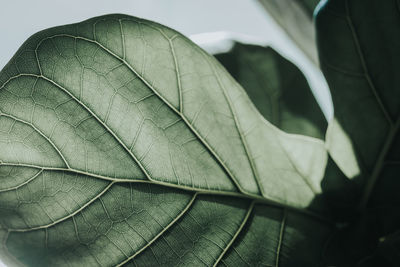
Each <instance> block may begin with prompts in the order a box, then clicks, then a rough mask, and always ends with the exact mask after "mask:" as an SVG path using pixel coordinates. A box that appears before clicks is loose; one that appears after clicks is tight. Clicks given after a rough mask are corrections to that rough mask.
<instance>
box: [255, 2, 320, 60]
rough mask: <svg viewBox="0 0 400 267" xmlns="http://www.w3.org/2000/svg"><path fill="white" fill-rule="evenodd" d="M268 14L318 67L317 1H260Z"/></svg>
mask: <svg viewBox="0 0 400 267" xmlns="http://www.w3.org/2000/svg"><path fill="white" fill-rule="evenodd" d="M259 2H260V3H261V5H262V6H263V7H264V8H265V9H266V10H267V12H268V14H270V15H271V17H273V18H274V19H275V21H276V22H277V23H278V24H279V25H280V26H281V27H282V29H284V30H285V31H286V33H287V34H288V35H289V37H290V38H291V39H292V40H293V41H294V42H295V43H296V44H297V45H298V47H299V48H300V49H302V50H303V52H304V53H305V54H306V55H307V57H308V58H309V59H310V60H311V61H312V62H314V63H315V64H316V65H318V55H317V48H316V45H315V29H314V25H313V21H312V14H313V10H314V8H315V7H316V5H317V4H318V1H317V0H259Z"/></svg>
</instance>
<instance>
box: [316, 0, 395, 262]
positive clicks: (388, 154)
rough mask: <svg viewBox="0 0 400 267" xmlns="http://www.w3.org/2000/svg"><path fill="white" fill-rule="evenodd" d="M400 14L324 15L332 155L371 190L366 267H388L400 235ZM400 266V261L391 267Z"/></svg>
mask: <svg viewBox="0 0 400 267" xmlns="http://www.w3.org/2000/svg"><path fill="white" fill-rule="evenodd" d="M399 6H400V5H399V1H386V2H384V3H383V2H378V1H359V0H354V1H347V0H336V1H333V0H329V1H326V3H325V4H324V5H323V6H321V8H320V9H319V11H318V13H317V15H316V26H317V41H318V49H319V57H320V62H321V67H322V69H323V71H324V74H325V76H326V78H327V81H328V83H329V86H330V88H331V93H332V99H333V102H334V107H335V120H334V123H332V124H331V125H330V126H329V129H328V133H327V137H326V139H327V140H326V142H327V147H328V149H329V152H330V154H331V155H332V157H333V158H334V160H335V161H336V162H337V163H338V165H339V166H340V167H341V168H342V170H343V171H344V172H345V173H346V174H347V176H348V177H349V178H351V179H353V180H355V181H357V183H359V186H360V187H361V188H363V195H362V197H361V199H360V200H359V202H360V210H362V211H363V214H364V216H363V217H364V219H363V221H362V222H361V223H362V224H364V225H366V227H365V231H364V232H362V233H361V235H360V236H363V238H364V239H365V237H368V238H369V239H370V240H369V242H370V243H368V244H367V246H369V248H368V250H371V247H372V248H377V252H375V254H373V253H371V251H368V253H369V254H370V255H367V257H365V255H364V260H361V261H360V265H358V266H372V265H368V263H369V262H374V261H376V262H378V261H379V262H380V264H383V265H385V266H386V264H385V263H382V262H384V261H383V260H380V259H381V258H382V259H383V258H384V256H382V255H381V254H382V253H381V252H382V250H387V248H390V246H386V243H385V242H386V241H385V239H386V237H387V236H392V235H393V233H396V232H398V230H399V229H400V217H399V215H398V214H399V213H398V209H399V205H400V198H399V194H398V191H399V188H400V183H399V179H398V174H399V172H400V164H399V163H400V157H399V155H400V145H399V144H400V134H399V127H400V90H399V85H400V78H399V76H398V75H397V74H396V71H397V70H399V68H400V65H399V60H400V50H399V46H398V44H399V40H400V27H399V25H400V15H399ZM358 228H360V227H358ZM342 243H349V242H348V241H343V242H342ZM365 243H366V242H364V243H362V242H359V243H358V244H362V245H365ZM352 245H354V243H352V244H350V245H349V247H350V246H352ZM344 247H345V246H344ZM349 247H345V248H349ZM382 247H384V248H385V249H382ZM385 253H386V254H388V255H389V254H391V253H392V252H390V251H385V252H384V253H383V254H385ZM371 254H373V255H372V256H371ZM397 254H398V253H397ZM355 255H357V256H360V255H359V254H355ZM359 258H360V257H359ZM361 258H362V255H361ZM361 263H363V264H365V265H362V264H361ZM399 264H400V262H399V260H398V259H397V260H396V261H395V262H392V264H389V263H388V264H387V266H398V265H399Z"/></svg>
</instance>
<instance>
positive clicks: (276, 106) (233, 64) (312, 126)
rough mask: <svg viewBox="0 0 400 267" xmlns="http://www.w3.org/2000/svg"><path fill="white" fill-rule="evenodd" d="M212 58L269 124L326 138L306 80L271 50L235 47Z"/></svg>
mask: <svg viewBox="0 0 400 267" xmlns="http://www.w3.org/2000/svg"><path fill="white" fill-rule="evenodd" d="M215 57H216V58H217V59H218V60H219V61H220V62H221V64H222V65H223V66H224V67H225V68H226V69H227V70H228V71H229V73H230V74H231V75H232V76H233V77H234V78H235V79H236V81H238V82H239V83H240V85H241V86H242V87H243V88H244V89H245V90H246V93H247V94H248V95H249V97H250V99H251V101H252V102H253V103H254V105H255V106H256V107H257V109H258V110H259V112H260V113H261V114H262V115H263V116H264V117H265V118H266V119H267V120H268V121H269V122H271V123H272V124H274V125H275V126H276V127H278V128H280V129H281V130H283V131H285V132H288V133H294V134H301V135H308V136H312V137H316V138H319V139H324V138H325V132H326V127H327V122H326V119H325V117H324V115H323V113H322V110H321V108H320V107H319V105H318V103H317V101H316V100H315V98H314V96H313V94H312V91H311V88H310V86H309V85H308V83H307V80H306V78H305V77H304V75H303V73H302V72H301V71H300V70H299V69H298V68H297V67H296V66H295V65H294V64H293V63H291V62H290V61H288V60H286V59H285V58H284V57H282V56H281V55H279V54H278V52H276V51H275V50H274V49H273V48H271V47H262V46H257V45H245V44H241V43H235V45H234V46H233V48H232V49H231V51H228V52H227V53H221V54H216V55H215Z"/></svg>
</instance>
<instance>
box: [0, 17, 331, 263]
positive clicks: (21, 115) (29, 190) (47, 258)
mask: <svg viewBox="0 0 400 267" xmlns="http://www.w3.org/2000/svg"><path fill="white" fill-rule="evenodd" d="M0 84H1V85H0V179H2V182H1V183H0V184H1V188H0V214H1V216H0V224H1V225H2V228H3V229H7V235H6V237H5V238H4V241H3V243H2V244H3V245H2V249H3V250H4V251H5V250H6V249H7V251H8V253H9V254H11V255H12V257H15V258H17V259H18V260H19V261H21V262H22V263H24V264H27V265H39V266H44V265H50V266H58V265H84V266H92V265H106V266H108V265H118V264H124V263H132V264H135V263H136V262H140V263H143V264H145V263H146V264H149V265H151V266H155V265H166V266H171V265H179V264H181V265H185V266H187V265H196V266H198V265H201V264H202V265H206V266H210V265H218V264H223V263H224V262H232V261H234V262H236V260H235V258H237V257H238V256H239V255H240V256H243V261H244V262H248V263H249V264H253V263H256V262H260V263H263V264H267V265H276V264H281V266H292V264H293V262H296V263H300V264H303V265H305V266H309V265H315V264H316V263H317V262H319V260H320V257H319V255H320V252H321V248H322V243H323V242H324V241H325V239H326V237H327V235H328V234H329V232H330V228H331V226H330V225H329V224H328V223H326V222H325V221H321V220H318V219H316V218H315V216H313V215H312V214H311V212H309V211H304V210H303V209H302V208H307V207H308V206H310V205H311V204H313V209H314V207H316V206H317V207H318V209H319V210H322V211H325V203H324V200H323V198H316V197H317V196H319V195H320V194H321V193H322V189H321V182H322V179H323V178H324V176H325V167H326V165H327V162H328V157H327V153H326V151H325V148H324V144H323V142H322V141H320V140H318V139H314V138H311V137H305V136H300V135H291V134H287V133H284V132H282V131H281V130H279V129H277V128H276V127H274V126H273V125H272V124H270V123H269V122H267V121H266V120H265V118H264V117H262V116H261V115H260V114H259V112H258V111H257V110H256V108H255V107H254V105H253V104H252V102H251V101H250V99H249V98H248V96H247V95H246V93H245V91H244V90H243V89H242V88H241V87H240V85H239V84H238V83H237V82H236V81H235V80H234V79H233V78H232V77H231V76H230V75H229V74H228V73H227V72H226V71H225V70H224V68H223V67H222V66H221V65H220V64H219V63H218V62H217V61H216V60H215V59H214V58H213V57H212V56H210V55H208V54H206V53H205V52H204V51H203V50H201V49H200V48H198V47H197V46H196V45H194V44H193V43H192V42H191V41H190V40H188V39H187V38H185V37H183V36H182V35H180V34H179V33H177V32H175V31H173V30H171V29H169V28H167V27H164V26H161V25H159V24H156V23H153V22H149V21H145V20H141V19H138V18H134V17H130V16H124V15H108V16H103V17H98V18H94V19H91V20H87V21H84V22H81V23H78V24H72V25H66V26H62V27H57V28H52V29H48V30H45V31H42V32H40V33H38V34H35V35H34V36H33V37H31V38H30V39H29V40H28V41H26V42H25V44H24V45H23V46H22V47H21V48H20V50H19V51H18V52H17V54H16V55H15V56H14V58H13V59H12V60H11V61H10V63H9V64H7V66H6V67H5V68H4V69H3V70H2V72H1V73H0ZM328 166H329V165H328ZM3 181H4V182H3ZM292 207H294V208H292ZM297 209H298V210H297ZM315 209H316V208H315ZM315 209H314V210H315ZM295 210H297V211H295ZM267 239H270V240H269V243H267V244H265V246H266V247H268V248H269V249H268V250H263V249H261V247H254V248H253V249H254V250H252V251H249V246H250V245H251V243H253V242H254V243H255V244H257V243H258V244H259V243H261V242H265V240H267ZM233 248H235V249H233ZM257 249H259V250H257ZM304 250H307V253H304ZM268 251H273V252H268ZM252 253H256V254H255V255H256V256H255V255H254V254H252ZM230 265H234V264H233V263H232V264H230Z"/></svg>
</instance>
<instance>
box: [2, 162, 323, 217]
mask: <svg viewBox="0 0 400 267" xmlns="http://www.w3.org/2000/svg"><path fill="white" fill-rule="evenodd" d="M0 166H15V167H28V168H35V169H39V170H42V171H62V172H68V173H74V174H78V175H85V176H88V177H92V178H96V179H101V180H105V181H109V182H113V183H130V184H134V183H139V184H150V185H160V186H163V187H166V188H171V189H180V190H184V191H187V192H195V193H198V194H205V195H215V196H226V197H238V198H244V199H251V200H255V201H257V203H261V204H265V205H270V206H274V207H278V208H287V209H293V210H294V211H297V212H300V213H304V214H308V215H310V216H312V217H315V218H318V219H319V220H322V221H326V219H325V218H322V217H320V216H319V215H317V214H314V213H312V212H310V211H308V210H305V209H301V208H296V207H291V206H287V205H285V204H281V203H279V202H275V201H272V200H269V199H266V198H264V197H262V196H259V195H245V194H242V193H239V192H234V191H221V190H217V189H215V190H212V189H202V188H194V187H190V186H185V185H177V184H172V183H168V182H161V181H157V180H156V181H149V180H147V179H145V180H143V179H137V178H136V179H134V178H115V177H109V176H104V175H99V174H94V173H88V172H83V171H80V170H76V169H73V168H71V169H66V168H57V167H43V166H36V165H31V164H22V163H8V162H1V161H0ZM32 180H33V179H31V180H30V181H29V182H31V181H32ZM25 184H27V183H25ZM0 193H1V192H0Z"/></svg>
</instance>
